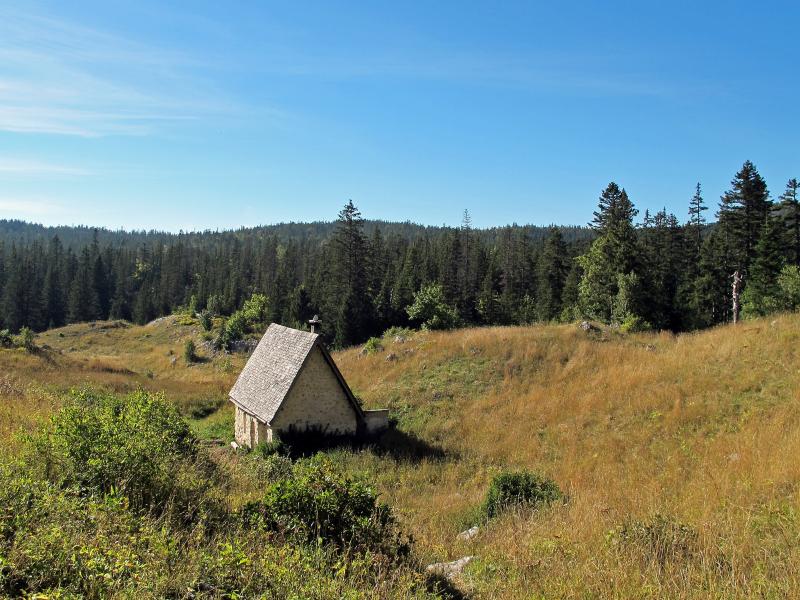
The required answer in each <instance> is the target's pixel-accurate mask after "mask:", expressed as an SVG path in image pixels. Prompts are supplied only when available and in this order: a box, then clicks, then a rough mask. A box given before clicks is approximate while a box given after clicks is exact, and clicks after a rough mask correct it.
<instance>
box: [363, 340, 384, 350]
mask: <svg viewBox="0 0 800 600" xmlns="http://www.w3.org/2000/svg"><path fill="white" fill-rule="evenodd" d="M382 350H383V344H382V343H381V339H380V338H376V337H371V338H369V339H368V340H367V341H366V343H365V344H364V347H363V348H362V349H361V351H362V353H364V354H375V353H376V352H381V351H382Z"/></svg>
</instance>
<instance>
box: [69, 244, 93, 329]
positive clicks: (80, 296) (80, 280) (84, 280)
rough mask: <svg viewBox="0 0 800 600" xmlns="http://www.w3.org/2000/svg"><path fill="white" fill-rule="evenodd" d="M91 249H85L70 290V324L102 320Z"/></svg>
mask: <svg viewBox="0 0 800 600" xmlns="http://www.w3.org/2000/svg"><path fill="white" fill-rule="evenodd" d="M92 254H93V253H92V250H91V248H90V247H88V246H87V247H85V248H84V249H83V251H82V252H81V258H80V260H79V261H78V268H77V271H76V272H75V278H74V279H73V280H72V284H71V285H70V289H69V299H68V313H69V321H70V323H78V322H82V321H93V320H95V319H98V318H100V302H99V300H98V298H97V290H96V288H95V280H94V269H95V260H94V257H93V256H92Z"/></svg>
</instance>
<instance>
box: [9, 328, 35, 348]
mask: <svg viewBox="0 0 800 600" xmlns="http://www.w3.org/2000/svg"><path fill="white" fill-rule="evenodd" d="M14 343H15V344H16V346H17V347H18V348H24V349H25V350H27V351H28V352H33V351H34V350H35V349H36V345H35V344H34V343H33V331H32V330H31V329H30V328H29V327H23V328H22V329H20V330H19V333H18V334H17V335H16V336H15V338H14Z"/></svg>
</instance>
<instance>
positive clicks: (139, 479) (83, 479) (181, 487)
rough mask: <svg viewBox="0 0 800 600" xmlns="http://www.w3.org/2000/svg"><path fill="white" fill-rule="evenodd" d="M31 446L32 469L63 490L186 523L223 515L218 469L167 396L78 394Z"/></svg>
mask: <svg viewBox="0 0 800 600" xmlns="http://www.w3.org/2000/svg"><path fill="white" fill-rule="evenodd" d="M31 442H32V444H31V448H30V452H31V454H32V455H31V456H29V461H28V463H29V466H30V468H31V469H33V470H39V471H41V475H42V477H43V478H44V479H46V480H48V481H50V482H51V483H53V484H55V485H57V486H59V487H61V488H71V487H74V488H77V489H78V490H80V492H81V493H82V494H84V495H100V496H102V495H105V494H118V495H121V496H124V497H126V498H127V501H128V502H129V503H130V507H131V509H133V510H134V511H142V512H150V513H154V514H157V515H161V514H166V513H169V514H170V515H173V516H176V517H179V518H180V519H182V520H196V519H197V518H201V517H205V516H212V515H211V512H213V510H214V509H215V508H216V501H215V499H214V498H213V497H210V496H209V495H208V492H209V490H210V489H211V486H212V483H213V479H214V477H213V476H214V474H215V470H214V466H213V463H212V462H211V461H210V460H209V459H208V458H207V457H206V456H205V455H204V454H202V453H201V452H200V451H199V445H198V443H197V440H196V439H195V437H194V435H192V433H191V431H190V430H189V427H188V425H187V424H186V422H185V421H184V420H183V419H182V418H181V417H180V416H179V415H178V413H177V412H176V411H175V409H174V408H173V407H172V406H171V405H170V404H168V403H167V402H166V401H165V400H164V397H163V396H162V395H160V394H150V393H147V392H142V391H139V392H136V393H133V394H130V395H129V396H126V397H118V396H114V395H110V394H95V393H90V392H86V391H83V392H78V393H75V394H74V396H73V398H72V399H71V400H70V401H69V402H68V403H67V405H66V406H65V407H64V408H62V409H61V410H60V411H58V412H57V413H55V414H54V415H53V416H52V417H51V418H50V421H49V423H47V424H46V425H45V426H43V427H42V428H41V429H40V431H38V432H37V433H36V434H35V435H34V436H33V437H32V439H31Z"/></svg>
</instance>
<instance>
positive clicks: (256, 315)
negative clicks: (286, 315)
mask: <svg viewBox="0 0 800 600" xmlns="http://www.w3.org/2000/svg"><path fill="white" fill-rule="evenodd" d="M239 312H241V313H242V316H243V317H244V319H245V321H246V322H247V324H248V325H257V324H260V323H263V322H264V321H266V319H267V314H269V298H268V297H267V296H265V295H264V294H253V295H252V296H250V298H248V299H247V300H245V302H244V305H243V306H242V309H241V310H240V311H239Z"/></svg>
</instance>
